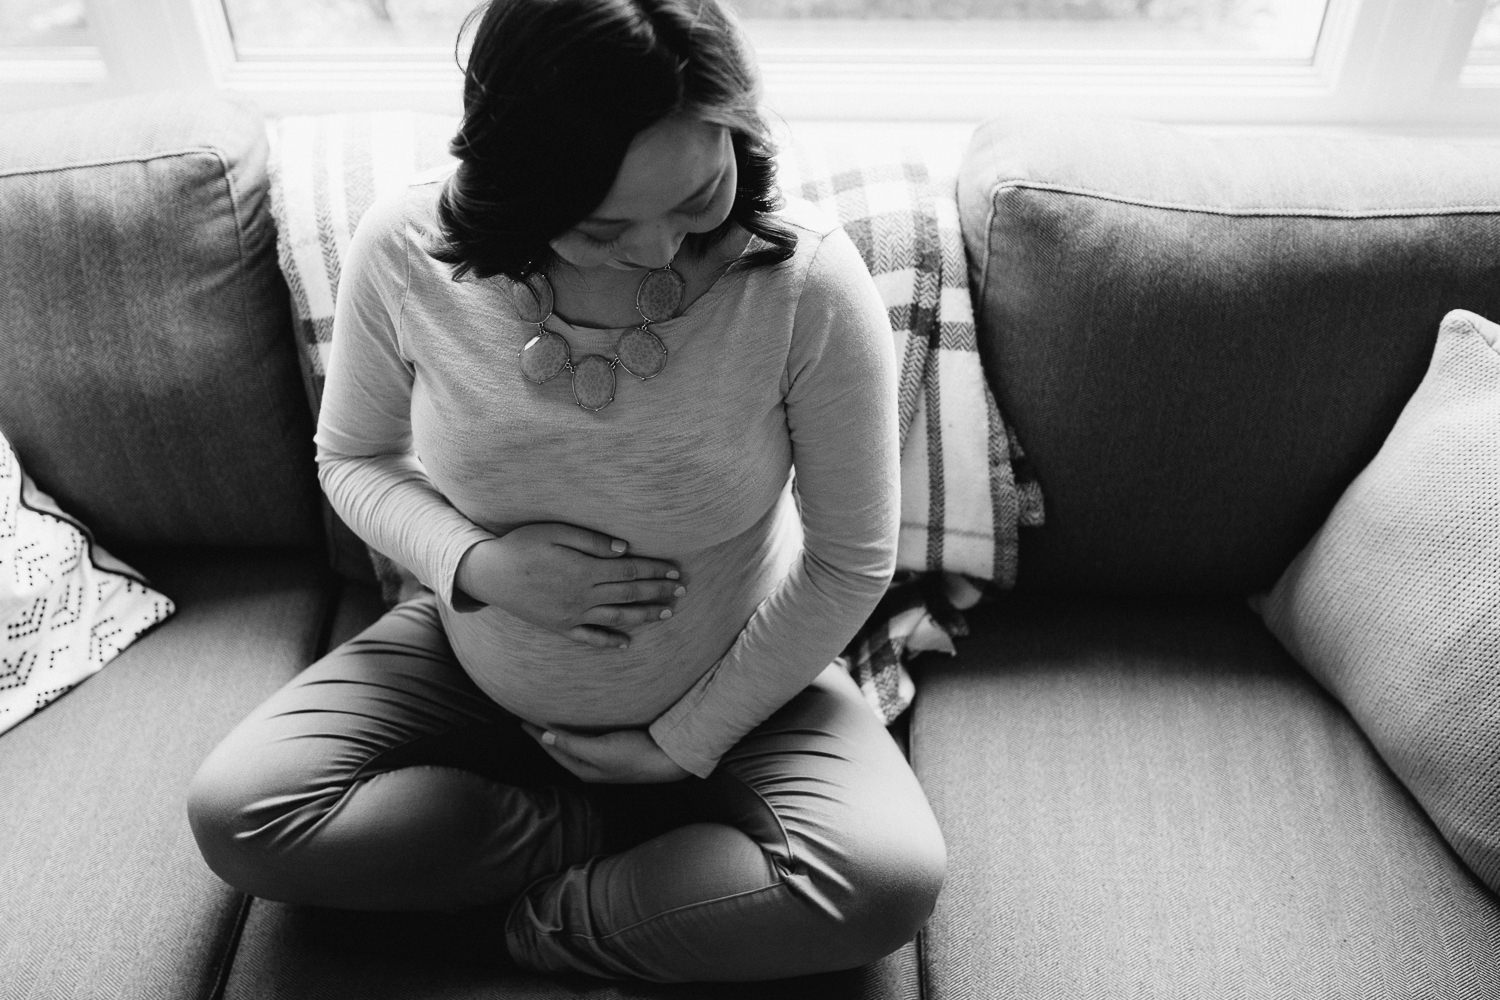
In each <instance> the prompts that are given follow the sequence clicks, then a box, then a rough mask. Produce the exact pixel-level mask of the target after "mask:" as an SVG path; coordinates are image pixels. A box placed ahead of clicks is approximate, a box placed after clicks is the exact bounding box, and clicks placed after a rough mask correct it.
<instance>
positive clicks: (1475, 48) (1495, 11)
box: [1469, 0, 1500, 66]
mask: <svg viewBox="0 0 1500 1000" xmlns="http://www.w3.org/2000/svg"><path fill="white" fill-rule="evenodd" d="M1469 64H1470V65H1472V66H1495V65H1500V0H1488V3H1486V4H1485V7H1484V13H1483V14H1482V15H1481V16H1480V18H1479V26H1478V28H1476V29H1475V31H1474V44H1473V45H1472V46H1471V47H1470V49H1469Z"/></svg>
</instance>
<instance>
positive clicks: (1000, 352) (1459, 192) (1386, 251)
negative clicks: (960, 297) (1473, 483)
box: [959, 119, 1500, 594]
mask: <svg viewBox="0 0 1500 1000" xmlns="http://www.w3.org/2000/svg"><path fill="white" fill-rule="evenodd" d="M1497 160H1500V143H1494V142H1487V143H1486V142H1472V143H1465V142H1450V143H1443V142H1437V141H1430V140H1424V141H1416V140H1409V139H1402V138H1394V137H1336V136H1330V135H1287V136H1266V135H1243V134H1241V135H1213V134H1206V133H1202V132H1194V131H1189V130H1186V129H1180V128H1173V127H1167V126H1161V125H1153V124H1146V123H1139V122H1127V121H1103V120H1099V121H1095V120H1076V119H1074V120H1069V119H1054V120H1036V119H1009V120H1001V121H995V122H991V123H988V124H986V125H985V126H983V127H981V128H980V130H979V131H978V132H976V134H975V136H974V139H973V141H972V144H971V145H970V147H969V149H968V151H967V154H966V159H965V162H964V164H963V166H962V168H961V172H960V176H959V205H960V211H961V213H962V214H961V221H962V225H963V229H964V237H965V241H966V245H967V248H968V251H969V256H970V278H971V282H972V283H973V287H974V290H975V293H976V294H975V307H976V309H977V310H978V323H979V339H980V350H981V353H982V355H983V357H984V362H985V365H986V371H987V373H988V375H989V377H990V379H991V381H992V383H993V385H994V387H995V391H996V395H997V398H998V399H999V402H1000V406H1001V409H1002V410H1003V411H1004V412H1005V413H1006V415H1007V417H1008V418H1009V419H1010V420H1011V422H1012V423H1013V424H1014V426H1015V429H1016V431H1017V433H1018V434H1019V436H1020V438H1021V440H1023V441H1024V442H1025V443H1026V449H1027V453H1028V455H1029V456H1030V458H1031V461H1032V463H1033V466H1034V469H1035V472H1036V475H1037V478H1038V480H1039V481H1040V483H1041V487H1042V489H1043V491H1044V492H1045V494H1046V496H1047V522H1046V525H1045V526H1043V527H1039V528H1036V529H1033V530H1029V531H1024V532H1023V533H1022V540H1021V551H1020V586H1022V587H1023V588H1034V589H1045V590H1073V591H1093V592H1113V593H1131V592H1134V593H1185V594H1191V593H1202V592H1219V593H1249V592H1252V591H1255V590H1259V589H1263V588H1265V587H1268V586H1269V585H1270V584H1272V583H1273V582H1274V581H1275V580H1276V578H1277V577H1278V575H1279V574H1280V573H1281V571H1282V570H1283V569H1284V568H1285V567H1286V565H1287V563H1288V562H1290V560H1291V559H1292V557H1293V556H1294V555H1295V554H1296V552H1297V551H1298V550H1299V549H1300V548H1301V547H1302V545H1303V544H1304V543H1305V542H1306V541H1307V540H1308V538H1309V537H1310V536H1311V535H1312V533H1313V532H1314V531H1315V530H1316V529H1317V527H1318V525H1319V524H1321V523H1322V521H1323V519H1324V517H1325V516H1326V515H1327V514H1328V511H1329V509H1330V508H1331V507H1332V505H1333V503H1334V502H1335V500H1337V498H1338V497H1339V495H1340V493H1341V492H1342V491H1343V489H1344V488H1345V487H1346V486H1347V485H1348V484H1349V482H1350V481H1351V480H1352V479H1353V478H1354V476H1355V475H1356V474H1357V473H1358V472H1359V470H1360V469H1361V468H1363V467H1364V465H1365V464H1366V463H1368V462H1369V460H1370V459H1371V458H1372V457H1373V456H1374V454H1375V452H1376V451H1377V450H1378V449H1379V447H1380V444H1381V442H1382V441H1383V440H1384V439H1385V436H1386V433H1387V432H1388V431H1389V430H1390V428H1391V425H1392V424H1393V423H1394V422H1395V419H1396V416H1397V415H1398V414H1399V413H1400V411H1401V408H1402V406H1403V405H1404V404H1405V402H1406V400H1407V398H1408V397H1409V396H1410V395H1411V393H1412V391H1413V390H1414V389H1415V388H1416V386H1417V384H1418V383H1419V382H1420V381H1421V378H1422V374H1423V372H1424V371H1425V369H1426V365H1427V360H1428V358H1429V357H1430V356H1431V354H1432V348H1433V341H1434V337H1435V331H1436V330H1437V328H1438V325H1439V321H1440V320H1441V319H1442V317H1443V315H1444V314H1445V313H1447V312H1448V311H1449V310H1451V309H1456V308H1462V309H1469V310H1471V311H1474V312H1478V313H1480V314H1482V315H1497V314H1500V172H1497V171H1496V170H1495V163H1496V162H1497Z"/></svg>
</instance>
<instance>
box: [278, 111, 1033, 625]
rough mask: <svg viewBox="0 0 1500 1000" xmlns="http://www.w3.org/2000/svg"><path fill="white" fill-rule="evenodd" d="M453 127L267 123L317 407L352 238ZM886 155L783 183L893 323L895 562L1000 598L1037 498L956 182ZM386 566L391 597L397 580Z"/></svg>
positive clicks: (386, 119)
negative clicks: (979, 304)
mask: <svg viewBox="0 0 1500 1000" xmlns="http://www.w3.org/2000/svg"><path fill="white" fill-rule="evenodd" d="M454 126H455V122H454V121H453V120H451V119H448V118H446V117H443V116H437V115H423V114H415V113H407V112H379V113H368V114H347V115H316V116H300V117H290V118H282V119H279V120H276V121H273V122H271V123H270V125H269V126H268V128H269V133H270V138H271V165H270V176H271V202H272V213H273V215H274V218H275V220H276V226H277V232H278V236H277V240H278V251H279V254H280V260H281V266H282V270H283V271H284V272H285V275H286V279H287V284H288V285H289V286H290V287H291V290H292V304H293V311H294V314H295V318H296V323H297V329H298V335H299V337H300V339H301V342H302V346H303V351H304V357H303V362H304V368H305V372H306V376H307V381H308V392H309V398H310V400H311V402H312V405H313V406H314V408H315V409H316V407H317V405H318V401H319V399H320V397H321V391H322V381H323V375H324V365H323V362H324V357H325V355H326V352H327V348H328V343H329V339H330V334H331V329H332V323H333V297H334V291H335V289H336V288H337V285H338V276H339V267H340V259H341V257H342V254H343V251H344V248H345V247H346V246H347V245H348V242H349V238H350V235H351V234H352V233H353V231H354V228H355V226H356V225H357V223H358V222H359V218H360V216H361V215H362V214H363V213H364V211H365V210H366V209H367V208H368V207H369V206H370V204H371V203H372V202H373V201H374V200H375V199H376V198H378V197H380V196H382V195H383V194H385V193H386V192H388V191H391V190H393V189H396V188H399V187H400V186H401V185H402V184H404V183H405V182H406V181H407V179H408V178H410V177H412V176H413V175H415V174H418V173H421V172H422V171H424V170H426V169H428V168H433V167H438V166H441V165H443V164H445V163H446V162H448V155H447V152H446V144H447V140H448V138H449V137H450V136H451V135H452V132H453V129H454ZM887 156H888V157H889V158H888V159H886V160H884V161H877V160H869V159H864V160H851V159H849V158H847V157H841V156H839V155H838V154H837V153H836V152H835V151H832V150H823V149H818V148H797V149H790V150H788V151H786V152H785V153H784V154H783V155H782V157H781V171H782V186H783V188H784V190H786V191H787V192H788V193H789V194H790V195H793V196H798V195H800V196H802V197H806V198H807V199H809V200H811V201H813V202H815V203H817V204H818V205H819V206H820V207H822V208H823V209H824V210H825V211H826V212H828V213H829V214H831V215H833V216H835V217H837V219H838V220H839V221H840V222H841V223H842V224H843V225H844V227H845V229H846V230H847V231H848V232H849V235H850V236H851V237H852V239H853V240H854V243H855V245H856V246H857V247H858V248H859V250H860V252H861V254H862V255H863V256H864V258H865V263H866V264H867V266H868V267H869V269H870V272H871V274H872V275H873V276H874V278H875V282H876V285H877V287H878V288H879V290H880V293H881V295H882V297H883V298H884V299H885V302H886V305H887V307H888V309H889V312H890V319H891V330H892V334H893V336H894V337H895V339H896V349H897V357H898V358H899V360H900V365H901V369H900V370H901V385H900V413H901V441H902V510H903V515H902V519H903V524H902V529H901V541H900V549H899V554H898V561H899V565H900V566H901V567H902V568H904V569H909V570H918V571H926V570H933V571H938V570H941V571H947V572H954V573H962V574H966V575H969V576H972V577H975V578H978V579H982V580H991V581H994V582H995V583H997V584H998V585H1000V586H1003V587H1008V586H1011V585H1012V584H1013V583H1014V581H1015V575H1016V537H1017V536H1016V528H1017V526H1018V525H1021V524H1026V525H1032V524H1039V523H1041V520H1042V503H1041V493H1040V490H1039V489H1038V487H1037V485H1036V482H1035V480H1034V479H1033V478H1032V477H1031V475H1030V472H1029V469H1028V467H1027V465H1026V463H1025V461H1024V454H1023V453H1022V451H1021V447H1020V444H1019V443H1018V442H1017V441H1016V439H1015V436H1014V435H1013V434H1012V433H1011V432H1010V430H1009V429H1008V428H1007V427H1006V425H1005V423H1004V421H1003V420H1002V419H1001V416H1000V412H999V410H998V408H997V407H996V405H995V399H994V396H993V394H992V393H991V391H990V388H989V385H988V383H987V382H986V380H985V377H984V374H983V371H982V369H981V367H980V361H979V352H978V347H977V344H976V340H975V331H974V315H973V309H972V306H971V303H970V300H969V292H968V271H967V267H966V265H965V260H964V250H963V241H962V236H961V234H960V232H959V227H958V209H957V204H956V201H955V195H954V182H953V180H952V179H951V178H950V179H944V180H943V181H942V182H941V183H935V182H934V181H933V180H932V178H931V171H930V170H929V169H928V167H927V165H926V164H925V163H924V161H923V159H922V157H921V156H920V154H915V153H908V152H903V151H895V152H893V153H888V154H887ZM344 530H347V529H344ZM373 559H374V561H375V562H376V564H377V566H381V564H382V563H383V562H384V561H383V559H382V558H381V557H379V556H378V555H375V556H373ZM383 568H384V569H385V570H386V572H383V573H382V577H383V584H384V587H385V590H386V594H387V597H388V598H390V597H392V596H394V594H395V593H396V592H397V591H398V590H399V589H400V587H401V583H400V581H399V578H398V577H397V576H395V575H393V574H392V573H391V572H390V569H391V568H390V567H389V566H388V564H387V565H385V566H384V567H383Z"/></svg>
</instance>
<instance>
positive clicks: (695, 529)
mask: <svg viewBox="0 0 1500 1000" xmlns="http://www.w3.org/2000/svg"><path fill="white" fill-rule="evenodd" d="M438 190H439V184H438V183H436V182H429V183H420V184H414V185H412V186H411V187H409V188H408V189H407V190H406V191H405V192H404V194H403V196H401V197H400V198H393V199H388V200H386V201H383V202H381V203H379V204H377V205H376V206H374V207H372V208H371V210H370V211H369V212H368V213H367V214H366V216H365V217H364V218H363V219H362V220H361V222H360V225H359V229H358V232H357V233H356V235H355V237H354V240H353V243H352V245H351V246H350V248H349V252H348V255H347V258H346V261H347V262H346V265H345V268H344V271H343V275H342V279H341V281H340V284H339V294H338V305H337V314H336V318H335V322H334V335H333V345H332V350H331V353H330V355H329V359H328V373H327V384H326V388H325V391H324V396H323V402H322V408H321V413H320V416H319V422H318V430H317V437H316V443H317V448H318V463H319V474H320V479H321V481H322V484H323V488H324V490H325V491H326V492H327V494H328V497H329V499H330V501H331V502H332V504H333V506H334V509H335V510H337V511H338V513H339V514H340V516H342V517H343V518H344V519H345V521H346V522H347V523H348V524H349V525H350V527H351V528H353V529H354V531H355V532H356V533H357V534H359V535H360V536H361V537H362V538H364V539H365V540H366V541H367V542H369V543H370V544H371V545H373V546H375V547H376V548H377V549H379V550H380V551H382V552H384V553H386V554H387V555H389V556H390V557H391V558H393V559H395V560H396V561H397V562H398V563H400V564H402V565H403V566H406V567H408V568H409V569H410V570H411V571H412V572H413V573H414V574H415V575H416V576H417V578H418V579H419V580H421V581H422V582H423V583H424V584H425V585H427V586H428V587H431V588H432V589H433V590H434V591H435V592H436V593H437V594H439V595H440V596H441V597H442V598H443V600H442V601H441V602H440V605H441V607H442V620H443V625H444V627H445V629H446V630H447V633H448V637H449V639H450V641H451V642H452V645H453V648H454V651H455V653H456V655H457V657H458V661H459V663H460V664H461V665H462V666H463V668H464V669H465V670H466V671H467V672H468V673H469V674H470V676H471V677H473V679H474V681H475V683H476V684H478V686H479V687H480V688H481V689H482V690H483V691H484V692H485V693H486V694H488V695H489V696H490V697H491V698H493V699H494V700H495V701H496V702H498V703H499V704H501V705H502V706H504V707H505V708H507V709H509V710H510V711H511V712H513V713H515V714H516V715H518V716H520V717H521V718H523V719H526V720H528V721H531V722H533V723H535V724H537V725H540V726H543V727H550V726H561V727H574V728H579V729H584V730H591V731H602V730H607V729H614V728H639V727H649V731H650V733H651V735H652V736H653V737H654V738H655V740H656V742H657V743H658V744H659V745H660V746H661V747H662V749H663V750H664V751H665V752H666V753H667V754H668V755H669V756H670V757H671V758H672V759H673V760H675V761H676V762H677V763H678V764H679V765H681V766H682V767H684V768H686V769H687V770H688V771H690V772H692V773H694V774H697V775H700V776H703V775H707V774H708V773H709V772H711V771H712V770H713V768H714V766H715V764H716V763H717V761H718V760H719V758H720V757H721V756H722V755H723V754H724V753H725V752H726V751H727V750H728V749H729V748H730V747H732V746H733V745H734V744H735V743H736V742H737V741H738V740H739V739H740V738H741V737H742V736H744V735H745V734H746V733H747V732H749V731H750V730H751V729H752V728H754V727H755V726H756V725H758V724H759V723H760V722H762V721H763V720H765V719H766V718H768V717H769V716H770V715H771V714H772V713H773V712H774V711H775V710H776V709H777V708H779V707H780V706H781V705H783V704H785V703H786V701H787V700H789V699H790V698H791V697H792V696H793V695H794V694H796V693H797V692H798V691H800V690H801V689H802V688H803V687H805V686H806V685H807V684H808V683H809V682H810V681H811V680H812V679H813V678H814V677H815V676H816V675H817V674H818V673H819V672H820V671H821V670H822V669H823V668H824V667H826V666H827V665H828V664H829V663H830V662H831V661H832V659H833V658H834V657H835V656H836V655H837V654H838V652H839V650H840V648H841V647H842V646H843V645H844V644H845V643H846V642H847V641H848V640H849V638H850V637H851V636H852V635H853V633H854V632H855V631H856V629H857V628H858V627H859V625H860V624H861V623H862V622H863V621H864V619H865V618H866V617H867V616H868V615H869V613H870V612H871V611H872V610H873V608H874V606H875V604H876V602H877V601H878V600H879V598H880V596H881V594H882V593H883V592H884V589H885V587H886V585H887V583H888V581H889V579H890V575H891V572H892V569H893V566H894V563H895V545H896V531H897V523H898V504H899V495H900V487H899V465H898V463H899V459H898V455H897V445H896V440H897V432H896V414H895V404H896V390H895V363H894V358H893V350H892V341H891V336H890V327H889V325H888V323H887V319H886V315H885V310H884V307H883V306H882V304H881V301H880V298H879V296H878V294H877V292H876V290H875V287H874V283H873V282H872V281H871V279H870V276H869V274H868V272H867V271H866V270H865V266H864V263H863V261H862V260H861V259H860V257H859V254H858V252H857V251H856V250H855V248H854V246H853V244H852V243H851V242H850V240H849V238H848V237H847V235H845V234H844V232H843V231H842V230H840V229H838V228H836V227H834V226H832V225H830V224H828V223H827V222H826V221H824V220H823V219H822V218H821V217H820V216H819V215H818V214H817V213H816V211H815V210H813V209H811V208H810V207H806V206H796V207H792V208H789V209H788V210H787V211H786V212H785V213H784V214H783V218H784V221H786V222H788V223H789V224H791V225H793V226H794V228H796V229H797V230H798V234H799V242H798V246H797V251H796V254H795V255H794V256H793V257H792V258H791V259H790V260H788V261H786V262H785V263H783V264H780V265H777V266H774V267H770V268H765V267H758V268H750V269H739V268H735V269H731V270H730V271H728V272H727V273H725V274H724V275H722V276H721V277H720V278H719V279H718V280H717V281H716V282H715V283H714V284H713V285H712V286H711V287H710V288H709V289H708V290H707V291H706V292H705V293H704V294H703V295H702V296H701V297H700V298H698V299H697V300H695V301H694V302H692V303H691V304H690V305H689V306H688V308H687V309H686V311H685V312H684V313H683V314H682V315H680V316H678V317H677V318H675V319H672V320H670V321H668V322H664V323H657V324H655V325H654V326H653V327H652V329H653V331H654V332H655V333H656V334H657V335H658V336H659V337H660V338H661V339H662V341H663V342H664V343H665V344H666V345H667V348H668V350H669V362H668V364H667V367H666V370H665V371H664V372H663V373H662V374H660V375H659V376H657V377H656V378H655V379H652V380H650V381H644V382H643V381H638V380H637V379H635V378H634V377H632V376H631V375H629V374H628V373H626V372H624V371H623V370H621V371H618V372H617V389H616V397H615V401H614V403H613V404H612V405H610V406H608V407H607V408H606V409H604V410H602V411H600V412H598V413H592V412H588V411H586V410H583V409H581V408H579V407H578V406H577V405H575V404H574V401H573V397H572V392H571V389H570V387H569V380H568V376H567V374H566V373H563V374H562V375H559V376H558V377H556V378H554V379H552V380H551V381H549V382H547V383H545V384H543V385H537V384H534V383H531V382H528V381H526V380H525V379H524V378H523V377H522V376H521V374H520V371H519V369H518V359H517V351H518V349H519V348H520V347H521V345H522V344H524V343H525V342H526V341H527V340H528V339H529V338H530V337H532V336H533V335H534V334H535V333H536V327H535V325H533V324H529V323H526V322H523V321H522V320H521V319H520V317H519V316H518V315H517V314H516V312H515V309H514V307H513V306H512V305H511V304H510V299H509V297H508V296H507V295H505V294H504V289H503V287H501V285H500V283H503V282H506V281H507V279H505V278H493V279H489V280H485V281H477V280H469V281H463V282H455V281H453V280H452V278H451V275H450V270H449V267H448V266H447V265H445V264H442V263H440V262H438V261H435V260H433V259H432V258H431V257H430V256H429V255H428V254H427V253H426V252H425V250H424V247H426V246H428V245H430V241H431V240H432V239H433V238H434V236H435V234H436V232H437V229H436V215H435V208H436V197H437V193H438ZM758 245H760V244H759V243H758V241H752V244H751V249H754V248H755V247H756V246H758ZM548 325H549V327H551V328H553V329H557V330H559V331H560V332H562V333H563V334H564V336H565V337H566V338H567V339H568V341H569V342H570V344H571V345H572V350H573V353H574V356H575V357H577V356H580V355H582V354H584V353H589V352H596V353H601V354H604V355H606V356H608V355H609V354H610V353H611V348H612V345H613V344H614V341H615V338H616V337H617V336H618V331H615V330H609V331H605V330H597V329H592V328H586V327H577V326H572V325H570V324H568V323H566V322H564V321H562V320H561V319H558V318H556V317H554V319H553V320H551V321H549V324H548ZM416 456H420V459H418V458H417V457H416ZM793 468H795V476H790V473H791V472H792V470H793ZM538 521H561V522H567V523H570V524H575V525H579V526H582V527H585V528H589V529H592V530H595V531H599V532H603V533H606V534H608V535H610V536H613V537H615V538H622V539H625V540H626V541H627V542H628V543H629V545H630V551H631V552H632V553H634V554H637V555H643V556H651V557H656V558H662V559H668V560H672V561H674V562H676V563H677V564H678V565H679V566H680V568H681V570H682V575H683V582H684V583H685V585H686V588H687V594H686V596H684V597H681V598H679V599H678V603H677V605H676V607H675V610H674V615H673V617H671V618H670V619H667V620H665V621H660V622H653V623H650V624H648V625H645V626H640V627H637V628H634V629H632V630H631V632H630V635H631V641H630V644H629V645H628V647H626V648H624V649H613V648H611V649H600V648H595V647H591V646H585V645H582V644H580V643H578V642H575V641H572V640H570V639H567V638H565V637H563V636H560V635H557V634H555V633H552V632H549V631H546V630H544V629H542V628H539V627H537V626H534V625H531V624H529V623H527V622H525V621H522V620H520V619H518V618H516V617H515V616H513V615H511V614H509V613H507V612H505V611H503V610H501V609H500V608H497V607H478V608H467V607H465V603H464V601H463V600H462V597H463V595H461V594H460V595H458V596H459V598H460V599H459V600H458V606H455V594H454V590H455V587H454V577H455V573H456V571H457V567H458V563H459V560H460V558H461V557H462V556H463V554H464V552H465V551H466V550H467V549H468V548H469V547H470V546H472V545H474V544H476V543H478V542H480V541H482V540H485V539H488V538H490V537H493V536H496V535H501V534H503V533H505V532H506V531H508V530H510V529H512V528H514V527H516V526H518V525H522V524H527V523H531V522H538Z"/></svg>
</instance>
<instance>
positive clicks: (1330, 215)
mask: <svg viewBox="0 0 1500 1000" xmlns="http://www.w3.org/2000/svg"><path fill="white" fill-rule="evenodd" d="M1007 189H1009V190H1028V191H1043V192H1048V193H1052V194H1070V195H1077V196H1079V197H1083V198H1093V199H1096V200H1099V201H1109V202H1115V203H1117V204H1122V205H1130V206H1133V207H1136V208H1157V209H1163V210H1165V211H1172V212H1190V213H1196V214H1200V215H1220V216H1231V217H1236V218H1283V217H1292V218H1299V217H1300V218H1324V219H1349V220H1356V219H1401V218H1427V217H1432V216H1448V215H1494V214H1496V213H1500V205H1433V206H1429V207H1426V208H1421V207H1408V208H1385V209H1342V208H1321V207H1318V206H1305V207H1290V206H1288V207H1277V206H1274V205H1268V206H1262V207H1258V208H1256V207H1246V208H1235V207H1232V206H1224V205H1193V204H1187V203H1181V202H1170V201H1162V200H1158V199H1151V198H1135V197H1131V196H1129V195H1123V194H1114V193H1111V192H1108V191H1100V190H1096V189H1093V188H1086V187H1079V186H1075V185H1068V184H1053V183H1048V182H1046V181H1029V180H1023V179H1019V178H1017V179H1011V180H1001V181H996V182H995V183H994V186H993V188H992V196H991V199H990V204H991V210H990V220H989V221H990V223H991V225H990V227H989V230H990V231H991V232H992V231H993V222H994V215H995V206H996V204H997V203H998V201H999V199H1000V196H1001V194H1002V193H1003V192H1004V191H1005V190H1007ZM985 264H986V268H987V267H988V250H986V261H985ZM981 287H982V286H981Z"/></svg>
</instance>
